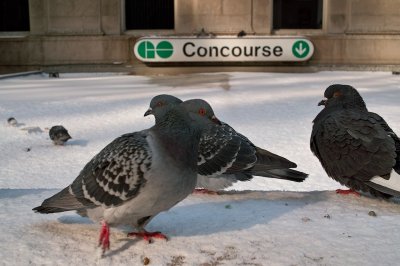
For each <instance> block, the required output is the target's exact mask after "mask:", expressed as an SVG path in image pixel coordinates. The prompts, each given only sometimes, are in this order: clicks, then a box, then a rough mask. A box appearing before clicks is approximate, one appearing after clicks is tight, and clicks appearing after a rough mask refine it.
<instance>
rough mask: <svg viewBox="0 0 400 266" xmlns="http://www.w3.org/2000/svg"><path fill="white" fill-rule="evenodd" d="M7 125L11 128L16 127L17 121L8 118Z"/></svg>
mask: <svg viewBox="0 0 400 266" xmlns="http://www.w3.org/2000/svg"><path fill="white" fill-rule="evenodd" d="M7 123H8V125H10V126H12V127H16V126H18V121H17V119H15V118H14V117H9V118H8V119H7Z"/></svg>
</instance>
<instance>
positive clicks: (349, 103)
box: [318, 84, 366, 109]
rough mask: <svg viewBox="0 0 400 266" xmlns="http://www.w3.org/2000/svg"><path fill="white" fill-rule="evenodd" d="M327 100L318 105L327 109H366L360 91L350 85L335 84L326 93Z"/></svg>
mask: <svg viewBox="0 0 400 266" xmlns="http://www.w3.org/2000/svg"><path fill="white" fill-rule="evenodd" d="M324 96H325V98H326V99H324V100H322V101H320V102H319V103H318V105H324V106H325V107H335V106H339V107H342V108H361V109H366V106H365V102H364V100H363V99H362V97H361V95H360V94H359V93H358V91H357V90H356V89H355V88H353V87H352V86H350V85H342V84H333V85H330V86H329V87H328V88H327V89H326V90H325V93H324Z"/></svg>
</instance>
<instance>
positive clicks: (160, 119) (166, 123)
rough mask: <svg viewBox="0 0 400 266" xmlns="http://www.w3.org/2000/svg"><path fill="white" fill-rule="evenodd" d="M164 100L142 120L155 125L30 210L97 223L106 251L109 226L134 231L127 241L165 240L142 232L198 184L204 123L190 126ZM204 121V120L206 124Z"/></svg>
mask: <svg viewBox="0 0 400 266" xmlns="http://www.w3.org/2000/svg"><path fill="white" fill-rule="evenodd" d="M167 100H168V97H167V96H166V95H158V96H156V97H154V98H153V99H152V100H151V103H150V108H149V109H148V110H147V112H146V113H145V116H147V115H150V114H153V115H154V116H155V121H156V122H155V125H154V126H153V127H151V128H149V129H146V130H142V131H139V132H134V133H129V134H125V135H122V136H120V137H118V138H116V139H115V140H114V141H112V142H111V143H110V144H108V145H107V146H106V147H105V148H104V149H103V150H101V151H100V152H99V153H98V154H97V155H96V156H94V157H93V159H92V160H90V161H89V162H88V163H87V164H86V166H85V167H84V168H83V170H82V171H81V172H80V174H79V175H78V177H77V178H76V179H75V180H74V181H73V182H72V184H71V185H69V186H68V187H66V188H64V189H63V190H62V191H61V192H59V193H57V194H55V195H54V196H52V197H50V198H48V199H46V200H44V201H43V203H42V204H41V205H40V206H38V207H36V208H34V209H33V210H34V211H36V212H39V213H55V212H64V211H71V210H76V211H77V212H78V214H80V215H82V216H88V217H89V218H90V219H92V220H93V221H96V222H101V224H102V227H101V231H100V238H99V245H100V246H101V247H102V251H103V254H104V252H105V251H106V250H108V249H109V248H110V242H109V234H110V226H119V225H129V226H133V227H134V228H136V229H137V231H136V232H132V233H129V234H128V236H136V237H142V238H143V239H145V240H147V241H149V242H150V241H151V240H152V238H164V239H167V237H166V236H165V235H164V234H162V233H160V232H147V231H146V230H145V229H144V227H145V226H146V225H147V224H148V223H149V222H150V220H151V219H152V218H153V217H154V216H156V215H157V214H158V213H160V212H162V211H166V210H168V209H170V208H171V207H173V206H174V205H175V204H177V203H178V202H180V201H181V200H183V199H184V198H186V197H187V196H188V195H189V194H191V193H192V191H193V189H194V188H195V185H196V179H197V147H198V142H199V139H200V132H201V127H202V126H203V125H202V121H201V119H197V120H196V121H193V120H192V119H191V118H190V117H189V115H188V113H187V112H186V111H185V110H184V109H183V107H182V106H180V105H172V104H168V101H167ZM204 120H205V119H204Z"/></svg>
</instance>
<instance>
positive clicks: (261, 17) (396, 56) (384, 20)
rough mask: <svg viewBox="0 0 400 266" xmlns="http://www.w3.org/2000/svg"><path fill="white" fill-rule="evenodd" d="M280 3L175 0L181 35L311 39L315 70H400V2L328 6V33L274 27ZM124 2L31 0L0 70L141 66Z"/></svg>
mask: <svg viewBox="0 0 400 266" xmlns="http://www.w3.org/2000/svg"><path fill="white" fill-rule="evenodd" d="M272 5H273V0H175V30H171V31H164V32H163V34H168V35H175V34H177V35H188V34H189V35H190V34H195V33H196V32H198V31H200V30H201V29H202V28H204V29H205V30H206V31H210V32H213V33H215V34H217V35H218V34H231V35H234V34H237V33H238V32H239V31H241V30H244V31H246V32H247V33H248V34H256V35H303V36H307V37H308V38H310V39H311V40H312V42H313V43H314V46H315V53H314V56H313V58H312V59H311V60H310V62H309V63H308V65H315V66H318V65H357V64H359V65H371V66H379V65H397V66H399V65H400V50H399V47H400V34H399V33H400V16H399V10H400V1H398V0H385V1H380V0H325V1H324V22H323V29H321V30H284V31H277V32H274V30H273V29H272ZM123 7H124V0H30V1H29V8H30V27H31V30H30V32H29V33H28V34H22V35H21V36H11V37H10V36H7V33H0V68H1V69H3V72H4V69H6V68H7V67H11V66H13V67H18V66H21V67H22V66H23V67H26V66H36V67H41V66H52V65H74V64H80V65H82V64H104V65H107V64H115V63H123V64H140V63H139V62H138V61H137V60H136V59H135V58H134V55H133V52H132V48H133V44H134V41H135V39H136V38H137V37H140V36H142V35H149V34H150V35H151V34H154V33H153V32H151V31H149V32H145V31H136V32H135V31H129V32H124V26H123V24H124V23H123V20H124V14H123Z"/></svg>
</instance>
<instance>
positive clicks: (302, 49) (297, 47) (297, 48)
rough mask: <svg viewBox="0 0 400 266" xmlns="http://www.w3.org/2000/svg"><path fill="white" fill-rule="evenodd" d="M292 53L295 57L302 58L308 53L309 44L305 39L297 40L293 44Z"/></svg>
mask: <svg viewBox="0 0 400 266" xmlns="http://www.w3.org/2000/svg"><path fill="white" fill-rule="evenodd" d="M292 53H293V55H294V56H295V57H297V58H304V57H306V56H307V55H308V54H309V53H310V45H309V44H308V43H307V42H306V41H302V40H299V41H297V42H295V43H294V44H293V46H292Z"/></svg>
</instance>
